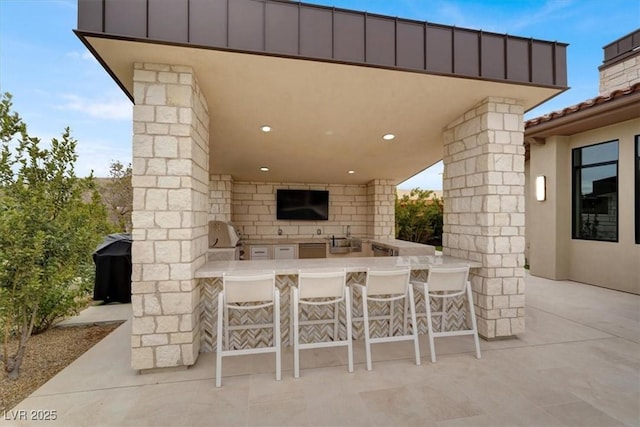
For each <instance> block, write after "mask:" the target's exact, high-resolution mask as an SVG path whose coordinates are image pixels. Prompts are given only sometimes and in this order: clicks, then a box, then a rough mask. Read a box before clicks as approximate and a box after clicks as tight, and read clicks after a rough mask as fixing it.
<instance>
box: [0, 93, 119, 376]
mask: <svg viewBox="0 0 640 427" xmlns="http://www.w3.org/2000/svg"><path fill="white" fill-rule="evenodd" d="M11 106H12V104H11V96H10V95H9V94H5V95H4V96H2V97H1V98H0V126H1V128H0V142H1V144H2V146H1V152H0V206H1V208H0V209H1V210H2V211H1V212H0V315H1V316H2V321H1V323H2V331H1V332H0V335H2V341H3V347H4V351H3V361H4V365H5V370H6V371H7V372H8V374H9V376H10V377H11V378H15V377H17V375H18V372H19V369H20V365H21V363H22V357H23V356H24V352H25V349H26V345H27V341H28V339H29V337H30V336H31V334H32V333H33V332H34V331H42V330H44V329H46V328H47V327H49V326H50V325H51V324H52V323H53V322H54V321H55V320H56V319H58V318H60V317H64V316H67V315H69V314H72V313H74V312H76V311H77V310H78V309H79V308H80V307H81V306H82V305H83V298H86V295H87V291H88V289H89V283H90V277H91V276H92V273H91V271H92V269H93V263H92V260H91V254H92V253H93V250H94V249H95V247H96V245H97V244H98V243H99V241H100V240H101V238H102V236H103V235H104V234H105V232H106V231H107V229H108V228H107V227H108V226H107V222H106V211H105V207H104V205H103V204H102V202H101V199H100V197H99V195H98V194H97V192H96V191H95V186H94V183H93V178H92V177H89V178H78V177H76V176H75V172H74V164H75V162H76V160H77V154H76V144H77V142H76V140H75V139H73V138H72V137H71V135H70V132H69V129H68V128H67V129H65V131H64V133H63V134H62V138H61V139H56V138H54V139H53V140H52V141H51V145H50V147H48V148H43V147H42V146H41V144H40V140H39V139H38V138H34V137H31V136H29V134H28V133H27V126H26V124H25V123H24V122H23V121H22V119H21V118H20V117H19V116H18V114H17V113H14V112H12V110H11ZM88 194H90V195H91V197H90V200H85V199H86V198H87V197H86V195H88ZM85 301H86V299H85ZM14 336H15V337H18V338H19V346H18V348H17V350H16V351H15V352H14V353H13V354H9V350H8V340H9V338H11V337H14Z"/></svg>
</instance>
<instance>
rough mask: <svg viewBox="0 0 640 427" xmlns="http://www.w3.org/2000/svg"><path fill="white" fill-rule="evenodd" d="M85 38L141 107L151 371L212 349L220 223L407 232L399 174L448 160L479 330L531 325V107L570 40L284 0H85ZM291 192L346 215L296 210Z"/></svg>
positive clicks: (136, 360)
mask: <svg viewBox="0 0 640 427" xmlns="http://www.w3.org/2000/svg"><path fill="white" fill-rule="evenodd" d="M76 33H77V35H78V36H79V38H80V39H81V40H82V42H83V43H84V44H85V45H86V46H87V48H88V49H89V50H90V51H91V52H92V54H93V55H94V56H95V57H96V59H97V60H98V61H100V63H101V64H102V65H103V66H104V68H105V70H106V72H108V73H109V74H110V75H111V76H112V77H113V79H114V82H115V83H116V84H118V85H119V86H120V87H121V88H122V90H123V91H124V92H125V93H126V94H127V95H128V96H129V97H130V98H131V100H132V101H133V102H134V104H135V105H134V110H133V133H134V135H133V179H132V184H133V187H134V198H133V199H134V200H133V210H134V211H133V215H132V221H133V232H132V235H133V240H134V242H133V249H132V260H133V274H132V294H133V295H132V304H133V308H134V310H133V314H134V319H133V325H132V336H131V347H132V353H131V364H132V366H133V367H134V368H135V369H137V370H140V371H149V370H153V369H157V368H172V367H176V366H191V365H193V364H195V363H196V361H197V360H198V357H199V355H200V354H201V352H202V351H203V350H206V348H204V346H202V344H201V343H202V341H203V335H205V326H204V324H205V323H206V322H204V321H201V313H202V309H201V308H202V306H203V305H205V304H207V303H208V302H209V300H210V296H211V295H210V294H209V293H208V291H207V288H206V286H205V284H204V279H203V277H202V276H198V272H199V271H202V269H203V268H204V267H203V266H205V262H206V257H207V250H208V239H207V237H208V236H207V228H208V222H209V221H211V220H217V221H225V222H228V221H233V222H234V223H235V224H236V226H238V227H239V228H240V230H241V232H242V234H243V238H244V240H263V241H264V240H265V239H273V238H276V237H279V236H280V234H281V233H282V235H283V238H287V239H289V240H290V241H294V242H295V241H297V240H301V239H315V240H316V241H326V238H327V237H328V236H331V235H340V233H344V232H345V231H344V230H350V233H351V234H352V235H353V236H355V237H358V238H363V239H368V240H369V241H373V242H380V241H385V240H391V241H393V240H394V238H395V214H394V195H395V186H396V185H397V184H398V183H399V182H402V181H404V180H406V179H407V178H409V177H411V176H412V175H414V174H416V173H418V172H420V171H422V170H423V169H425V168H427V167H429V166H430V165H432V164H434V163H436V162H437V161H439V160H443V162H444V176H443V190H444V191H443V193H444V194H443V195H444V200H445V212H444V227H443V229H444V235H443V246H444V247H443V253H444V255H446V256H452V257H456V258H460V259H463V260H465V261H468V262H471V263H479V264H480V265H481V267H480V268H477V269H475V270H474V271H472V272H471V282H472V286H473V292H474V295H475V297H474V303H475V306H476V313H477V317H478V330H479V333H480V334H481V335H482V336H483V337H484V338H487V339H496V338H507V337H516V336H518V335H519V334H521V333H523V332H524V331H525V321H524V316H525V298H524V294H525V283H524V270H523V267H524V262H525V261H524V247H525V243H524V204H525V195H524V181H525V179H524V146H523V130H524V129H523V114H524V112H525V111H527V110H529V109H531V108H533V107H535V106H537V105H538V104H540V103H542V102H544V101H546V100H547V99H549V98H551V97H553V96H555V95H557V94H558V93H560V92H562V91H563V90H566V88H567V81H566V44H563V43H559V42H552V41H544V40H535V39H531V38H523V37H518V36H511V35H504V34H493V33H488V32H483V31H481V30H472V29H463V28H456V27H451V26H447V25H440V24H433V23H427V22H416V21H412V20H407V19H401V18H396V17H389V16H381V15H375V14H369V13H366V12H361V11H353V10H343V9H337V8H329V7H323V6H318V5H313V4H305V3H298V2H290V1H282V0H233V1H227V0H208V1H202V0H189V1H188V0H180V1H177V0H176V1H173V0H154V1H151V0H135V1H120V0H101V1H93V0H78V29H77V31H76ZM265 125H266V126H268V127H269V128H270V130H271V131H270V132H264V129H265V128H264V126H265ZM389 135H393V137H389ZM282 188H286V189H307V190H320V191H328V192H329V194H330V196H329V199H330V200H331V201H330V202H329V203H330V205H329V216H328V219H327V220H323V221H306V222H305V221H293V220H278V218H277V217H276V200H275V198H276V196H275V193H276V191H277V190H279V189H282ZM248 262H257V261H248Z"/></svg>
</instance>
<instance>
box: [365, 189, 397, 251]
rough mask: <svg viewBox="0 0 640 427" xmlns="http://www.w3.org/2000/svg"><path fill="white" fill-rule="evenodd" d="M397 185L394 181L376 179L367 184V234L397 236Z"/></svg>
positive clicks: (374, 236) (391, 237) (378, 236)
mask: <svg viewBox="0 0 640 427" xmlns="http://www.w3.org/2000/svg"><path fill="white" fill-rule="evenodd" d="M395 197H396V187H395V185H394V184H393V182H392V181H389V180H384V179H375V180H373V181H371V182H369V183H368V184H367V205H368V216H369V220H368V221H367V234H368V235H369V236H370V237H372V238H374V239H394V238H395V237H396V214H395V209H396V206H395V203H396V199H395Z"/></svg>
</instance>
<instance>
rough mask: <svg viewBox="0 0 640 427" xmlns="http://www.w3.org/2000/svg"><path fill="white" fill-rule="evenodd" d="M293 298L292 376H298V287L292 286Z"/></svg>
mask: <svg viewBox="0 0 640 427" xmlns="http://www.w3.org/2000/svg"><path fill="white" fill-rule="evenodd" d="M292 293H293V298H292V300H291V301H292V303H293V376H294V378H300V335H299V333H300V332H299V328H300V325H299V316H300V311H299V310H300V308H299V305H298V289H297V288H292Z"/></svg>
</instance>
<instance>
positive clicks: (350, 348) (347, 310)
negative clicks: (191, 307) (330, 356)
mask: <svg viewBox="0 0 640 427" xmlns="http://www.w3.org/2000/svg"><path fill="white" fill-rule="evenodd" d="M350 294H351V291H350V290H347V291H346V292H345V293H344V309H345V315H346V318H347V337H346V339H347V358H348V361H349V372H353V340H352V339H351V295H350Z"/></svg>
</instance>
